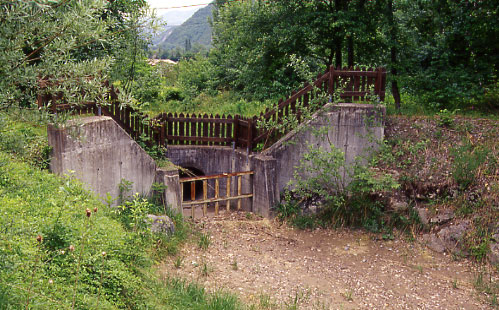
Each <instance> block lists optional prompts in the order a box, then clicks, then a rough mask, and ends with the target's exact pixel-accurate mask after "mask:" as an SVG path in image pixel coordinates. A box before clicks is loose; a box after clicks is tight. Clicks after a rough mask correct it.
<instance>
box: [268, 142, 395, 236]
mask: <svg viewBox="0 0 499 310" xmlns="http://www.w3.org/2000/svg"><path fill="white" fill-rule="evenodd" d="M398 186H399V185H398V184H397V183H396V182H395V181H394V180H393V178H392V177H391V175H378V174H376V173H374V171H373V170H371V169H369V168H368V167H365V166H363V165H361V164H360V163H355V164H354V165H351V166H348V165H346V163H345V156H344V154H343V152H341V151H340V150H339V149H337V148H336V147H334V146H331V148H330V150H328V151H326V150H324V149H322V148H315V147H313V146H309V151H308V152H307V153H306V154H305V155H304V156H303V159H302V160H301V161H300V165H299V166H298V167H297V168H296V170H295V173H294V180H293V181H292V182H290V188H292V190H290V191H288V192H287V195H286V198H285V203H284V204H283V205H281V206H279V207H278V208H277V211H278V212H279V213H280V214H279V215H278V216H279V217H280V218H289V219H291V222H292V223H294V224H295V225H297V226H299V227H302V228H310V227H312V226H313V224H312V221H311V217H310V216H305V217H304V216H303V215H302V214H301V210H300V207H299V201H301V202H303V201H307V200H319V201H321V204H322V206H323V207H322V209H321V210H320V211H319V213H318V214H317V216H316V217H315V220H316V221H315V224H316V225H317V224H319V225H323V226H324V225H333V226H354V227H358V226H362V227H364V228H367V229H369V230H371V231H380V230H381V228H383V227H384V226H385V224H386V223H385V220H384V219H383V212H382V210H383V205H382V203H381V202H379V201H377V200H376V199H375V194H377V193H379V192H384V191H389V190H393V189H395V188H397V187H398Z"/></svg>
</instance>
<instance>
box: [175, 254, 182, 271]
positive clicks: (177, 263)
mask: <svg viewBox="0 0 499 310" xmlns="http://www.w3.org/2000/svg"><path fill="white" fill-rule="evenodd" d="M183 263H184V258H183V257H182V256H177V257H176V258H175V260H174V261H173V266H175V268H177V269H180V268H181V267H182V264H183Z"/></svg>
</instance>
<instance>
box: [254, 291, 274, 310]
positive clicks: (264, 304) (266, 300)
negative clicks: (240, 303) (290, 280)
mask: <svg viewBox="0 0 499 310" xmlns="http://www.w3.org/2000/svg"><path fill="white" fill-rule="evenodd" d="M258 306H259V308H260V309H263V310H270V309H276V308H277V307H278V305H277V304H276V303H274V302H272V299H271V298H270V296H269V295H268V294H260V296H259V303H258Z"/></svg>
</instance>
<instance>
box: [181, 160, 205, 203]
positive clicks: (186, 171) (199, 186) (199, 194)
mask: <svg viewBox="0 0 499 310" xmlns="http://www.w3.org/2000/svg"><path fill="white" fill-rule="evenodd" d="M182 168H183V169H181V170H179V177H180V178H192V177H200V176H204V175H205V174H204V172H203V171H201V170H199V169H197V168H194V167H182ZM194 184H195V185H194V186H195V189H196V198H195V199H201V198H203V181H202V180H199V181H195V182H194ZM182 187H183V188H182V189H183V192H184V196H183V197H182V198H183V200H184V201H192V199H191V198H192V197H191V194H192V193H191V183H190V182H188V183H183V184H182Z"/></svg>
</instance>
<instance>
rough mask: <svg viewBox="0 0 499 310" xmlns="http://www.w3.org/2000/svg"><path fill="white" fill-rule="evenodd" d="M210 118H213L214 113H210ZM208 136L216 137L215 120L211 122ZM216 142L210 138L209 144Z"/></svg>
mask: <svg viewBox="0 0 499 310" xmlns="http://www.w3.org/2000/svg"><path fill="white" fill-rule="evenodd" d="M210 119H211V120H213V114H210ZM208 137H210V138H214V137H215V124H214V122H210V128H209V130H208ZM214 144H215V143H214V142H213V141H210V140H209V143H208V145H214Z"/></svg>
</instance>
